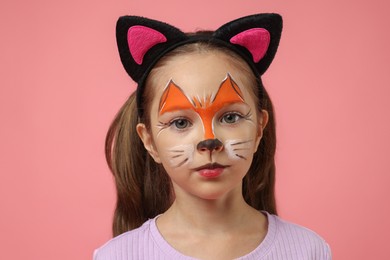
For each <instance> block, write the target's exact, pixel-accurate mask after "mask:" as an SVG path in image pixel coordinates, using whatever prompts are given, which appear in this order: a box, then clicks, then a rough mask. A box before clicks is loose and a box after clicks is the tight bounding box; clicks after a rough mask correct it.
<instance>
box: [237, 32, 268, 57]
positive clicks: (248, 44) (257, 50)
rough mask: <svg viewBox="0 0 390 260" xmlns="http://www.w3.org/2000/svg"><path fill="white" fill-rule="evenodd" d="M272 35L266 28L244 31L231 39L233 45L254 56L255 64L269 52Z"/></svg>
mask: <svg viewBox="0 0 390 260" xmlns="http://www.w3.org/2000/svg"><path fill="white" fill-rule="evenodd" d="M270 39H271V37H270V34H269V32H268V31H267V30H266V29H264V28H252V29H249V30H246V31H243V32H241V33H239V34H237V35H235V36H233V37H232V38H231V39H230V42H231V43H233V44H237V45H241V46H243V47H245V48H247V49H248V51H249V52H250V53H251V54H252V58H253V61H254V62H256V63H257V62H259V61H260V60H261V59H262V58H263V57H264V55H265V53H266V52H267V49H268V46H269V42H270Z"/></svg>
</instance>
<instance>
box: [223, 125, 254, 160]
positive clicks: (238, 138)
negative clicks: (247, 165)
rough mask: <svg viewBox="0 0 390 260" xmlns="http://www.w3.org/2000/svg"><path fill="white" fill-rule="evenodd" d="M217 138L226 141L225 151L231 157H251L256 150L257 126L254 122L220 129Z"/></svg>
mask: <svg viewBox="0 0 390 260" xmlns="http://www.w3.org/2000/svg"><path fill="white" fill-rule="evenodd" d="M216 134H217V138H218V139H220V140H221V141H222V142H223V143H224V147H225V151H226V154H227V156H228V157H229V158H230V159H234V160H241V159H244V158H245V160H246V159H249V158H250V157H252V155H253V153H255V152H256V149H257V147H256V144H257V140H258V138H257V137H258V135H257V129H256V126H255V125H254V124H253V123H252V122H249V121H248V122H246V123H245V124H243V125H241V126H237V127H229V128H228V129H227V128H223V129H218V130H217V131H216Z"/></svg>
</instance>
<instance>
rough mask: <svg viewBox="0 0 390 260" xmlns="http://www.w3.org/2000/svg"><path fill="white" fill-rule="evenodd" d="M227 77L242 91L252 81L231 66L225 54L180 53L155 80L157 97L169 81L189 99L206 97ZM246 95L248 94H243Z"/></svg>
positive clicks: (167, 63) (169, 61)
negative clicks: (191, 97) (228, 75)
mask: <svg viewBox="0 0 390 260" xmlns="http://www.w3.org/2000/svg"><path fill="white" fill-rule="evenodd" d="M227 74H230V75H231V77H232V78H233V79H234V80H235V82H236V83H237V85H238V86H239V88H240V89H241V90H242V91H243V92H247V91H246V88H247V87H248V84H249V80H245V75H244V74H245V73H244V72H243V70H242V69H241V70H240V69H239V68H238V66H237V65H234V64H232V62H231V59H230V58H227V56H226V54H223V53H222V52H207V53H192V54H181V55H177V56H175V57H172V58H171V59H169V60H168V61H167V62H166V63H165V64H164V66H162V67H160V68H159V71H158V73H157V75H156V78H155V79H154V84H153V85H155V87H156V89H155V91H156V92H155V94H156V96H161V94H162V93H163V90H164V87H165V86H166V85H167V84H168V82H169V81H170V80H172V81H174V82H175V84H177V85H178V86H180V88H181V89H182V90H183V91H185V93H186V94H187V95H189V96H203V95H211V94H213V93H215V92H216V91H217V90H218V88H219V86H220V85H221V82H222V81H223V80H224V79H226V76H227ZM244 96H245V93H244Z"/></svg>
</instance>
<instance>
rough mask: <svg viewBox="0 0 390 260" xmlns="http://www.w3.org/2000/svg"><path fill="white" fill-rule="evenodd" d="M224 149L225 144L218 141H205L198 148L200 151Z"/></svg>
mask: <svg viewBox="0 0 390 260" xmlns="http://www.w3.org/2000/svg"><path fill="white" fill-rule="evenodd" d="M222 147H223V143H222V142H221V141H219V140H218V139H207V140H204V141H202V142H200V143H198V145H197V146H196V149H198V151H210V152H212V151H221V150H222Z"/></svg>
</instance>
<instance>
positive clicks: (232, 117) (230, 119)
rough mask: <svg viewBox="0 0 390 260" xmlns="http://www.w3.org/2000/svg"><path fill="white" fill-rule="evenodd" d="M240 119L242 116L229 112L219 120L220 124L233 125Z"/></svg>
mask: <svg viewBox="0 0 390 260" xmlns="http://www.w3.org/2000/svg"><path fill="white" fill-rule="evenodd" d="M241 118H243V116H242V115H240V114H238V113H233V112H229V113H226V114H224V115H223V116H222V118H221V123H225V124H234V123H236V122H237V121H238V120H240V119H241Z"/></svg>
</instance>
